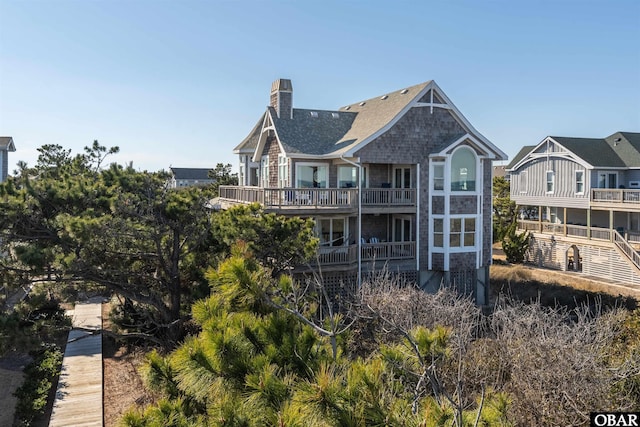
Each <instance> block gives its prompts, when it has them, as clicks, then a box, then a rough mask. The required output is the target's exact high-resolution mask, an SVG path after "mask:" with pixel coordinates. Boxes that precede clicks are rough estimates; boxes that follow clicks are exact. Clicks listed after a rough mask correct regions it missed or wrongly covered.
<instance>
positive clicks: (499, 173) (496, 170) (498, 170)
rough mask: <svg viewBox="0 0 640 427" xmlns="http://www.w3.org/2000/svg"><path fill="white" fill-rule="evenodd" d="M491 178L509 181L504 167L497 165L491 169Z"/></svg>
mask: <svg viewBox="0 0 640 427" xmlns="http://www.w3.org/2000/svg"><path fill="white" fill-rule="evenodd" d="M491 176H492V177H493V178H496V177H500V178H504V179H506V180H507V181H509V178H510V177H509V174H508V173H507V166H506V165H498V166H494V167H493V174H492V175H491Z"/></svg>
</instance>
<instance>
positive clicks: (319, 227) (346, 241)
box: [315, 216, 349, 247]
mask: <svg viewBox="0 0 640 427" xmlns="http://www.w3.org/2000/svg"><path fill="white" fill-rule="evenodd" d="M321 221H329V232H328V234H329V238H328V239H326V240H325V239H324V236H322V222H321ZM334 221H342V222H343V227H342V244H341V245H335V244H334V243H335V242H334V241H333V240H332V237H333V233H334V232H333V223H334ZM315 222H316V235H317V236H318V238H319V239H320V246H321V247H322V246H329V247H331V246H347V245H349V217H346V216H340V217H333V216H332V217H321V218H315Z"/></svg>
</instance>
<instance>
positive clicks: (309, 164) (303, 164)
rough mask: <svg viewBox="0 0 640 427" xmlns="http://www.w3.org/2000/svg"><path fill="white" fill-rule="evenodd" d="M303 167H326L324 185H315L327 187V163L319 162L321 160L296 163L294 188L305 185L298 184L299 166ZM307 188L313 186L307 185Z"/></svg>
mask: <svg viewBox="0 0 640 427" xmlns="http://www.w3.org/2000/svg"><path fill="white" fill-rule="evenodd" d="M303 167H323V168H326V171H327V176H326V180H325V186H324V187H317V188H329V164H328V163H321V162H300V163H296V180H295V185H296V188H306V187H301V186H300V185H299V182H300V168H303ZM308 188H314V187H308Z"/></svg>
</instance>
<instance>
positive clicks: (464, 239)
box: [449, 218, 476, 248]
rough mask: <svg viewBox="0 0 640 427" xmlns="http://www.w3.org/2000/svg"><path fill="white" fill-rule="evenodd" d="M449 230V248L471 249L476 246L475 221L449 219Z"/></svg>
mask: <svg viewBox="0 0 640 427" xmlns="http://www.w3.org/2000/svg"><path fill="white" fill-rule="evenodd" d="M450 225H451V228H450V230H449V246H450V247H452V248H456V247H473V246H475V244H476V219H475V218H451V220H450Z"/></svg>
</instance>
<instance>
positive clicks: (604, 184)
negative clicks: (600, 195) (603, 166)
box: [598, 172, 618, 188]
mask: <svg viewBox="0 0 640 427" xmlns="http://www.w3.org/2000/svg"><path fill="white" fill-rule="evenodd" d="M617 183H618V174H617V173H616V172H613V173H606V172H600V173H599V174H598V188H616V187H617V186H618V184H617Z"/></svg>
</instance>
